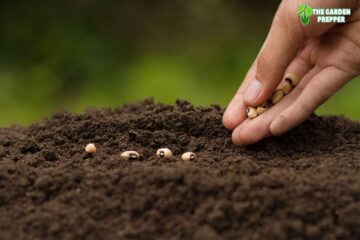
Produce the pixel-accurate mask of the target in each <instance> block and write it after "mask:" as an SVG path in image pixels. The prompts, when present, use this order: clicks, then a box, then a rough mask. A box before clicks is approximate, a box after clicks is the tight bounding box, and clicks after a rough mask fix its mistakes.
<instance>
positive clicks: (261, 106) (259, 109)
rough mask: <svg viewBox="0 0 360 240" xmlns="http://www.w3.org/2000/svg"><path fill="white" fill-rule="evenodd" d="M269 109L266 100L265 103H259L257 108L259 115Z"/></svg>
mask: <svg viewBox="0 0 360 240" xmlns="http://www.w3.org/2000/svg"><path fill="white" fill-rule="evenodd" d="M268 109H269V106H268V104H267V103H266V102H264V103H263V104H261V105H259V106H258V107H257V108H256V113H257V115H260V114H262V113H264V112H266V111H267V110H268Z"/></svg>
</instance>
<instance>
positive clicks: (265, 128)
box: [232, 60, 320, 146]
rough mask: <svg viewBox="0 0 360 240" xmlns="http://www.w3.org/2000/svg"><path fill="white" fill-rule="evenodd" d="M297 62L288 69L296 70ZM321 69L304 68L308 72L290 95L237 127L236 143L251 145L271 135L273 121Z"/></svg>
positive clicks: (235, 132) (234, 139) (234, 132)
mask: <svg viewBox="0 0 360 240" xmlns="http://www.w3.org/2000/svg"><path fill="white" fill-rule="evenodd" d="M296 62H297V61H296V60H294V62H293V63H291V64H290V66H289V68H288V70H292V71H295V70H294V69H296V67H295V66H296V65H297V63H296ZM319 71H320V69H318V68H313V69H311V70H308V69H304V72H306V74H305V75H304V77H303V78H302V80H301V82H300V83H299V85H298V86H296V88H295V89H294V90H293V91H291V92H290V93H289V94H288V95H286V96H285V97H284V98H283V99H282V100H281V101H280V102H279V103H277V104H276V105H274V106H273V107H271V108H270V109H269V110H268V111H266V112H265V113H263V114H261V115H260V116H258V117H257V118H255V119H252V120H250V119H247V120H245V121H244V122H243V123H242V124H240V125H239V126H238V127H237V128H235V130H234V131H233V134H232V140H233V142H234V144H235V145H239V146H240V145H249V144H253V143H255V142H257V141H259V140H261V139H263V138H266V137H269V136H271V135H272V132H271V131H270V125H271V123H272V121H273V120H274V119H275V118H276V117H277V116H279V115H280V114H281V112H282V111H284V110H285V109H286V108H288V107H289V106H290V105H291V104H292V103H293V102H294V101H295V100H296V98H297V97H298V96H299V95H300V94H301V92H302V89H303V88H304V87H305V86H306V84H307V83H308V82H309V81H310V79H311V78H312V77H313V76H315V75H316V74H317V73H318V72H319ZM299 74H301V73H299Z"/></svg>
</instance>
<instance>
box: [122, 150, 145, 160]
mask: <svg viewBox="0 0 360 240" xmlns="http://www.w3.org/2000/svg"><path fill="white" fill-rule="evenodd" d="M120 156H121V157H122V158H124V159H127V160H137V159H139V156H140V155H139V153H137V152H135V151H125V152H123V153H121V155H120Z"/></svg>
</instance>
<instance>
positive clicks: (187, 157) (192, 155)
mask: <svg viewBox="0 0 360 240" xmlns="http://www.w3.org/2000/svg"><path fill="white" fill-rule="evenodd" d="M195 158H196V154H195V153H193V152H186V153H184V154H183V155H181V159H182V160H184V161H190V160H194V159H195Z"/></svg>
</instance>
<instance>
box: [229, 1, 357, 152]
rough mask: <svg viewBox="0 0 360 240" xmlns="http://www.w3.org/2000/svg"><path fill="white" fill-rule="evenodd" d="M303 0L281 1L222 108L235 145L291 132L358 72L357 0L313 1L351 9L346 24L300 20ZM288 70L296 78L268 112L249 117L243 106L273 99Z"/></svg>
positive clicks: (321, 4)
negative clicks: (236, 87)
mask: <svg viewBox="0 0 360 240" xmlns="http://www.w3.org/2000/svg"><path fill="white" fill-rule="evenodd" d="M309 2H310V1H309ZM303 3H304V1H291V0H284V1H282V3H281V4H280V7H279V9H278V11H277V13H276V15H275V18H274V20H273V23H272V26H271V29H270V32H269V34H268V37H267V39H266V41H265V43H264V45H263V47H262V49H261V50H260V53H259V55H258V57H257V58H256V60H255V61H254V63H253V65H252V67H251V68H250V70H249V71H248V73H247V75H246V77H245V79H244V81H243V83H242V84H241V86H240V88H239V90H238V91H237V93H236V94H235V96H234V97H233V99H232V100H231V102H230V104H229V106H228V107H227V109H226V111H225V113H224V117H223V124H224V126H225V127H226V128H228V129H231V130H233V133H232V140H233V142H234V143H235V144H236V145H247V144H252V143H255V142H257V141H259V140H261V139H263V138H266V137H269V136H278V135H281V134H283V133H285V132H287V131H289V130H290V129H292V128H294V127H295V126H297V125H298V124H300V123H301V122H303V121H305V120H306V119H307V118H308V117H309V115H310V114H311V113H312V112H313V111H314V110H315V109H316V108H317V107H319V106H320V105H321V104H322V103H323V102H325V101H326V100H327V99H328V98H329V97H331V96H332V95H333V94H334V93H335V92H336V91H337V90H338V89H340V88H341V87H342V86H343V85H344V84H345V83H347V82H349V81H350V80H351V79H353V78H355V77H356V76H358V75H359V74H360V0H351V1H329V0H318V1H311V6H312V7H314V8H351V9H352V14H351V16H348V17H347V19H346V21H347V23H345V24H330V23H326V24H325V23H316V22H315V21H314V19H312V20H313V21H311V22H310V23H309V24H308V25H302V24H301V23H300V21H299V16H297V14H296V10H297V8H298V6H300V5H301V4H303ZM288 74H294V75H295V76H297V77H298V78H299V79H301V80H300V83H299V84H298V85H297V86H296V87H295V88H294V89H293V90H292V91H291V92H290V93H289V94H288V95H286V96H285V97H284V98H283V99H282V100H281V101H280V102H279V103H277V104H276V105H274V106H273V107H271V108H270V109H269V110H268V111H266V112H265V113H263V114H261V115H259V116H258V117H256V118H255V119H252V120H250V119H248V118H247V115H246V108H247V107H249V106H250V107H256V106H258V105H260V104H261V103H263V102H265V101H266V100H268V99H269V98H271V95H272V93H273V92H274V91H275V90H276V89H277V88H278V86H279V84H281V82H282V80H283V79H284V77H286V76H287V75H288Z"/></svg>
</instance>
